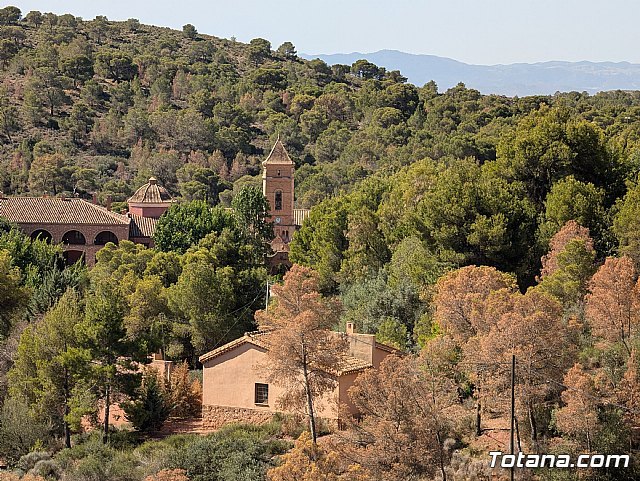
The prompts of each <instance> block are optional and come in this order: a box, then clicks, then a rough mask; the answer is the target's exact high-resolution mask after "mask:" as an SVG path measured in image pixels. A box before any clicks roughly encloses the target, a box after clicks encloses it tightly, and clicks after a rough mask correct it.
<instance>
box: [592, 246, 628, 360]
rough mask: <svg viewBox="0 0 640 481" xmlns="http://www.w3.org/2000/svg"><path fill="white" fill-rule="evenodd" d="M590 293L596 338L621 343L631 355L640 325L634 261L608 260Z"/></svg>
mask: <svg viewBox="0 0 640 481" xmlns="http://www.w3.org/2000/svg"><path fill="white" fill-rule="evenodd" d="M588 289H589V294H587V296H586V309H585V316H586V318H587V320H588V321H589V324H590V325H591V330H592V334H593V335H594V336H596V337H599V338H602V339H604V340H606V341H608V342H621V343H622V344H623V345H624V347H625V349H626V350H627V353H629V354H631V346H630V345H629V339H630V338H631V335H632V334H633V333H634V331H635V330H636V329H637V327H638V323H639V321H640V314H639V313H638V306H639V304H640V299H639V295H640V293H639V290H640V287H639V286H638V285H636V271H635V268H634V266H633V261H632V260H631V258H630V257H626V256H624V257H620V258H615V257H608V258H607V260H606V261H605V263H604V264H603V265H602V266H601V267H600V269H598V271H597V272H596V273H595V274H594V275H593V277H592V278H591V281H590V282H589V286H588Z"/></svg>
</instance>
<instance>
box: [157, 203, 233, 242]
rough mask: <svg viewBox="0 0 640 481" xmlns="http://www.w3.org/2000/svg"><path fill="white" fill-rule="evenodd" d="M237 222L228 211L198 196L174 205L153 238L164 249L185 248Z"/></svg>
mask: <svg viewBox="0 0 640 481" xmlns="http://www.w3.org/2000/svg"><path fill="white" fill-rule="evenodd" d="M234 224H235V221H234V219H233V216H232V215H231V214H230V213H228V212H227V211H225V210H223V209H221V208H213V209H212V208H211V207H210V206H209V205H208V204H207V203H206V202H204V201H198V200H195V201H191V202H185V203H182V204H177V205H173V206H171V208H170V209H169V210H168V211H167V212H166V213H165V214H164V215H163V216H162V217H161V218H160V220H159V221H158V224H157V226H156V231H155V233H154V237H153V238H154V242H155V244H156V246H157V247H158V249H160V250H162V251H165V252H168V251H177V252H185V251H186V250H187V249H188V248H189V247H190V246H192V245H193V244H196V243H197V242H198V241H199V240H200V239H202V238H203V237H205V236H206V235H207V234H209V233H211V232H220V231H222V229H223V228H225V227H232V226H234Z"/></svg>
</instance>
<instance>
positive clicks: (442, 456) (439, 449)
mask: <svg viewBox="0 0 640 481" xmlns="http://www.w3.org/2000/svg"><path fill="white" fill-rule="evenodd" d="M436 440H437V441H438V453H439V454H440V456H438V458H439V461H440V473H442V481H447V472H446V471H445V469H444V455H443V446H442V437H441V436H440V433H437V434H436Z"/></svg>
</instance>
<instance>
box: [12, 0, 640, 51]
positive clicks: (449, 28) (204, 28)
mask: <svg viewBox="0 0 640 481" xmlns="http://www.w3.org/2000/svg"><path fill="white" fill-rule="evenodd" d="M7 4H9V3H7ZM11 4H13V5H16V6H17V7H19V8H20V9H21V10H22V11H23V14H26V13H27V12H28V11H29V10H40V11H42V12H48V11H52V12H55V13H58V14H61V13H72V14H74V15H76V16H80V17H82V18H84V19H92V18H94V17H95V16H96V15H106V16H107V17H108V18H109V19H111V20H125V19H127V18H131V17H133V18H137V19H139V20H140V21H141V22H143V23H150V24H154V25H162V26H168V27H175V28H180V27H182V25H184V24H185V23H192V24H194V25H195V26H196V28H197V29H198V31H199V32H201V33H207V34H211V35H215V36H218V37H226V38H229V37H231V36H235V37H236V38H237V39H238V40H240V41H243V42H246V41H249V40H251V39H252V38H255V37H263V38H266V39H268V40H269V41H271V43H272V45H273V46H274V48H275V47H277V46H278V45H280V44H281V43H282V42H284V41H287V40H288V41H291V42H293V43H294V44H295V45H296V48H297V50H298V51H299V52H304V53H338V52H344V53H347V52H353V51H359V52H373V51H376V50H381V49H396V50H402V51H405V52H410V53H425V54H432V55H440V56H444V57H451V58H454V59H456V60H461V61H463V62H467V63H477V64H496V63H514V62H537V61H545V60H570V61H577V60H592V61H629V62H634V63H640V48H638V47H639V46H640V28H638V26H637V23H638V18H640V2H637V1H635V0H599V1H596V0H439V1H437V2H436V1H430V0H423V1H421V0H413V1H412V0H385V1H381V0H342V1H340V0H307V1H305V0H298V1H296V0H281V1H277V0H272V1H268V0H233V1H226V0H182V1H179V0H153V1H151V0H108V1H104V0H37V1H17V0H15V1H13V2H11Z"/></svg>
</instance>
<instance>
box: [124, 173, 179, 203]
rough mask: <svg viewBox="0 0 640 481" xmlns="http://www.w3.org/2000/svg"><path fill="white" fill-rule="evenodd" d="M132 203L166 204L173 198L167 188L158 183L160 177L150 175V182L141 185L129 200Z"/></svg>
mask: <svg viewBox="0 0 640 481" xmlns="http://www.w3.org/2000/svg"><path fill="white" fill-rule="evenodd" d="M127 202H129V203H130V204H165V203H171V202H172V198H171V195H169V192H168V191H167V189H165V188H164V187H162V186H161V185H159V184H158V179H156V178H155V177H149V182H147V183H146V184H144V185H143V186H142V187H140V188H139V189H138V190H136V192H135V193H134V194H133V195H132V196H131V197H130V198H129V200H128V201H127Z"/></svg>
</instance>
